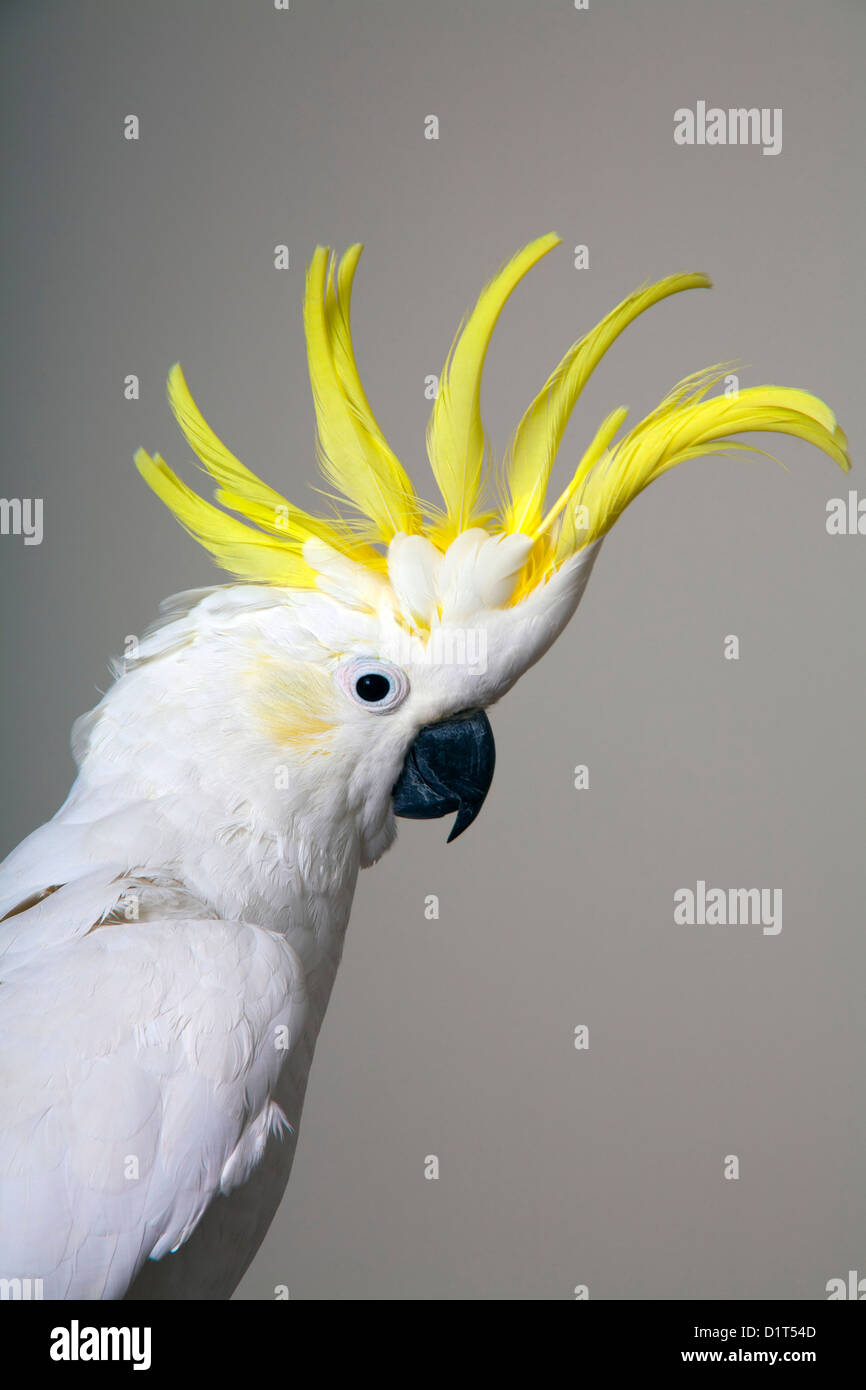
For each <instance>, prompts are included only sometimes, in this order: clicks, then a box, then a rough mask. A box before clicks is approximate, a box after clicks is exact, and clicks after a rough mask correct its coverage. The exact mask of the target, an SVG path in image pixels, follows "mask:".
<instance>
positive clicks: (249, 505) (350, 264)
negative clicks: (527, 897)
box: [135, 235, 850, 603]
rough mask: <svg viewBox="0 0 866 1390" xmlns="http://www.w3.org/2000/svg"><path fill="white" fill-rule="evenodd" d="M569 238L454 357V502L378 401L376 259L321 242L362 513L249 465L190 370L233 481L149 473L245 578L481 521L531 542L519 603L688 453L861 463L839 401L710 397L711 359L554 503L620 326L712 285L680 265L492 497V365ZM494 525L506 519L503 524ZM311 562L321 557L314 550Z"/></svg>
mask: <svg viewBox="0 0 866 1390" xmlns="http://www.w3.org/2000/svg"><path fill="white" fill-rule="evenodd" d="M558 241H559V238H558V237H556V236H553V235H549V236H545V237H539V238H538V239H537V240H536V241H533V242H530V244H529V245H528V246H526V247H525V248H524V249H523V250H522V251H520V252H518V253H517V255H516V256H514V257H513V258H512V259H511V260H510V261H508V262H507V263H506V265H504V266H503V267H502V269H501V270H500V271H499V272H498V273H497V274H496V275H495V276H494V278H493V279H492V280H491V281H490V283H489V284H488V285H487V286H486V287H485V289H484V290H482V292H481V295H480V296H479V298H478V301H477V302H476V305H475V307H474V309H473V310H472V312H471V313H470V314H469V315H468V316H467V318H466V319H465V320H464V323H463V325H462V326H461V329H460V331H459V332H458V334H457V336H456V338H455V340H454V342H453V344H452V346H451V350H450V352H449V354H448V358H447V361H446V364H445V368H444V370H443V373H442V377H441V379H440V385H439V393H438V396H437V399H436V402H435V404H434V407H433V411H432V413H431V417H430V423H429V425H428V430H427V447H428V453H429V456H430V463H431V466H432V469H433V473H434V476H435V478H436V481H437V483H438V484H439V489H440V492H441V494H442V498H443V501H444V509H443V510H442V511H437V509H436V508H434V507H432V506H431V505H429V504H428V503H425V502H422V501H420V500H419V498H418V497H417V496H416V494H415V490H414V488H413V486H412V483H411V482H410V480H409V477H408V475H407V473H406V471H405V470H404V468H403V466H402V464H401V463H400V462H399V460H398V459H397V458H396V456H395V455H394V453H393V452H392V450H391V449H390V447H389V445H388V443H387V442H386V440H385V437H384V435H383V434H382V431H381V429H380V427H379V425H378V422H377V421H376V418H375V416H374V415H373V412H372V410H371V408H370V404H369V402H368V400H367V396H366V394H365V392H364V388H363V386H362V384H361V378H360V374H359V372H358V366H357V362H356V359H355V352H354V348H353V345H352V334H351V320H350V299H351V291H352V283H353V280H354V276H355V271H356V269H357V265H358V260H359V257H360V254H361V247H360V246H359V245H355V246H351V247H350V248H349V250H348V251H347V252H346V253H345V255H344V256H343V257H342V259H341V260H340V262H339V265H336V262H335V258H334V256H333V255H332V253H331V252H330V251H329V250H328V249H327V248H325V247H318V248H317V250H316V252H315V254H314V255H313V258H312V261H311V264H310V267H309V270H308V274H307V284H306V296H305V301H304V323H305V328H306V335H307V356H308V361H309V369H310V381H311V385H312V389H313V400H314V404H315V409H316V420H317V429H318V448H319V462H320V465H321V468H322V471H323V473H324V475H325V478H326V479H327V481H328V482H329V483H330V484H331V486H332V487H333V488H334V489H335V490H336V491H337V493H339V494H340V497H342V499H344V500H345V501H346V502H348V503H349V505H350V506H351V507H352V508H353V509H354V512H355V514H356V515H354V516H350V517H346V516H343V515H340V514H339V513H337V514H335V515H334V517H332V518H330V519H328V520H325V519H323V518H320V517H315V516H312V515H311V514H310V513H308V512H306V511H303V510H302V509H301V508H299V507H295V506H293V505H292V504H291V503H290V502H288V501H287V500H286V498H284V497H283V496H282V495H281V494H280V493H278V492H276V491H275V490H274V489H273V488H271V487H270V486H269V485H268V484H267V483H264V482H262V480H261V479H260V478H258V477H256V475H255V474H254V473H252V472H251V471H250V469H248V468H247V467H246V466H245V465H244V464H243V463H241V461H240V460H239V459H238V458H236V456H235V455H234V454H233V453H232V452H231V450H230V449H228V448H227V447H226V445H225V444H223V443H222V441H221V440H220V439H219V438H218V437H217V435H216V434H215V433H214V432H213V430H212V429H211V427H210V426H209V425H208V423H207V421H206V420H205V419H204V416H203V415H202V413H201V411H200V410H199V408H198V406H197V405H196V403H195V401H194V400H193V397H192V394H191V393H190V390H189V387H188V386H187V383H186V379H185V378H184V375H183V372H182V371H181V368H180V366H179V365H176V366H174V367H173V368H172V369H171V372H170V373H169V378H168V397H169V402H170V405H171V408H172V411H173V413H174V415H175V418H176V419H177V422H178V424H179V425H180V428H181V430H182V431H183V433H184V435H185V437H186V439H187V441H188V442H189V444H190V446H191V448H192V449H193V451H194V452H195V453H196V455H197V456H198V459H199V461H200V463H201V466H202V468H203V470H204V471H205V472H207V473H208V474H209V475H210V476H211V477H212V478H213V479H214V481H215V483H216V484H217V487H216V499H217V501H218V502H219V503H221V504H222V506H223V507H226V508H229V509H230V511H232V512H236V513H238V514H239V515H240V516H242V517H243V518H244V520H243V521H241V520H238V518H237V516H231V515H229V513H228V512H226V511H222V510H220V508H219V507H216V506H213V505H212V504H211V503H210V502H206V501H204V499H203V498H201V497H199V496H198V495H197V494H196V493H195V492H193V491H192V489H191V488H189V487H187V485H186V484H185V483H183V482H182V481H181V480H180V479H179V478H178V477H177V475H176V474H175V473H173V472H172V470H171V469H170V468H169V467H168V465H167V464H166V463H165V461H164V460H163V459H162V458H161V457H160V456H159V454H156V455H154V457H151V456H150V455H149V454H147V453H145V451H144V450H143V449H139V451H138V452H137V454H136V456H135V461H136V465H137V466H138V469H139V471H140V472H141V474H142V477H143V478H144V479H145V481H146V482H147V483H148V485H149V486H150V487H151V488H152V489H153V491H154V492H155V493H156V494H157V496H158V497H160V498H161V500H162V501H163V502H164V503H165V504H166V506H167V507H168V508H169V509H170V510H171V511H172V512H173V513H174V515H175V516H176V517H177V519H178V521H180V523H181V525H182V526H184V527H185V528H186V529H187V530H188V531H189V532H190V533H191V534H192V535H193V536H194V537H195V538H196V540H198V541H199V542H200V543H201V544H202V545H203V546H205V547H206V548H207V549H208V550H209V551H210V552H211V554H212V555H213V556H214V558H215V560H216V562H217V564H219V565H221V566H222V567H223V568H224V569H227V570H229V571H230V572H231V573H233V574H235V575H237V576H239V577H240V578H242V579H245V580H248V581H251V582H254V583H263V584H277V585H284V586H286V587H290V588H309V587H311V586H313V585H315V584H316V582H317V578H318V575H317V571H316V569H315V568H314V566H315V563H316V552H315V547H312V549H311V548H310V547H309V546H307V542H309V541H313V540H315V541H317V542H323V543H324V544H325V546H327V547H329V548H330V551H337V552H338V553H339V554H341V555H343V556H345V557H347V558H348V559H350V560H352V561H353V562H355V563H356V564H360V565H362V566H363V567H365V568H366V570H368V571H369V572H371V573H372V574H373V575H376V576H380V577H381V576H384V575H386V574H387V557H386V555H385V554H383V552H382V547H387V546H389V544H390V543H391V541H393V540H394V538H395V537H397V536H401V535H409V536H413V535H415V536H424V537H426V538H427V540H428V541H431V542H432V543H433V545H434V546H435V547H436V548H437V549H438V550H440V551H444V550H445V549H447V547H448V545H449V544H450V543H451V542H452V541H453V540H454V539H455V538H456V537H457V536H459V535H461V534H463V533H464V532H466V531H469V530H473V529H475V528H479V527H482V528H484V529H489V530H490V532H491V534H498V533H505V534H512V535H517V534H523V535H525V536H527V537H528V538H529V539H528V540H527V541H526V543H525V546H524V553H525V554H526V556H527V558H526V561H525V565H524V568H523V570H522V571H521V572H520V574H519V576H518V582H517V584H516V587H515V589H514V591H513V593H512V596H511V599H510V602H512V603H517V602H519V601H520V599H521V598H522V597H524V596H525V595H526V593H527V592H529V591H530V590H531V589H532V588H534V587H535V586H536V585H538V584H541V583H543V582H544V581H545V580H546V579H547V578H548V577H549V575H550V574H551V573H552V572H553V571H554V570H555V569H556V568H557V567H558V566H559V565H561V564H562V563H563V562H564V561H565V560H567V559H569V558H570V557H571V556H572V555H574V554H576V553H577V552H578V551H579V550H581V549H582V548H583V547H584V546H586V545H588V544H589V543H590V542H592V541H594V540H597V539H599V538H600V537H601V536H603V535H605V534H606V532H607V531H609V530H610V528H611V526H612V525H613V524H614V522H615V521H616V520H617V518H618V517H619V516H620V515H621V514H622V512H623V510H624V509H625V507H627V506H628V504H629V502H631V501H632V500H633V499H634V498H635V497H636V496H637V495H638V494H639V493H640V492H642V491H643V489H644V488H645V487H647V486H648V485H649V484H650V483H651V482H653V481H654V480H655V479H656V478H659V477H661V475H662V474H663V473H666V472H667V471H668V470H669V469H671V468H674V467H676V465H677V464H679V463H682V462H683V461H684V460H686V459H690V458H696V457H699V456H701V455H703V454H707V453H714V452H719V451H720V450H722V449H754V448H755V447H756V446H754V445H752V444H749V443H747V442H746V443H744V442H741V441H738V440H735V439H734V438H733V436H735V435H741V434H748V433H751V432H753V431H773V432H776V433H780V434H791V435H794V436H795V437H796V438H799V439H803V440H805V441H806V442H808V443H810V444H814V445H815V446H816V448H818V449H821V450H822V451H823V452H824V453H825V454H827V455H828V456H829V457H830V458H831V459H832V460H833V461H834V462H835V463H837V464H838V465H839V466H840V467H841V468H843V469H845V470H846V471H847V469H848V468H849V467H850V463H849V460H848V452H847V440H846V438H845V435H844V434H843V432H842V430H841V429H840V428H839V426H838V425H837V424H836V420H835V417H834V415H833V412H832V411H831V410H830V409H829V407H828V406H827V405H825V404H824V402H823V401H820V400H818V399H817V397H815V396H812V395H810V394H809V393H808V392H806V391H800V390H796V389H792V388H789V387H781V386H753V387H748V388H746V389H744V390H741V391H739V392H738V394H736V395H732V396H729V395H716V396H709V395H708V392H709V391H710V390H711V389H712V388H713V387H714V386H717V385H718V384H719V382H720V380H721V378H722V376H723V375H724V373H725V370H726V369H725V367H722V366H716V367H710V368H708V369H706V370H705V371H702V372H697V373H694V374H693V375H692V376H689V377H687V378H686V379H685V380H684V381H681V382H680V383H679V384H678V385H677V386H675V387H674V389H673V390H672V391H671V392H669V393H668V395H667V396H666V397H665V398H664V400H663V401H662V402H661V404H660V405H659V406H658V407H657V408H656V409H655V410H654V411H652V412H651V413H650V414H649V415H648V416H647V417H646V419H645V420H642V421H641V422H640V423H639V424H637V425H635V426H634V428H633V429H632V430H631V431H630V432H629V433H628V434H626V435H625V436H624V438H623V439H621V440H620V442H619V443H614V438H615V435H616V434H617V432H618V431H619V429H620V426H621V425H622V423H623V421H624V419H625V416H626V411H625V408H624V407H620V408H619V409H617V410H615V411H613V412H612V413H611V414H609V415H608V416H607V418H606V419H605V420H604V421H603V423H602V425H601V426H600V427H599V429H598V430H597V431H596V434H595V436H594V438H593V440H592V442H591V443H590V445H589V448H588V449H587V450H586V452H585V453H584V455H583V458H582V459H581V461H580V463H579V465H578V467H577V469H576V471H575V473H574V475H573V476H572V478H571V481H570V482H569V483H568V485H567V486H566V488H565V489H564V491H563V492H562V493H561V494H560V496H559V498H558V499H557V500H556V501H555V502H554V503H553V505H552V506H550V507H549V508H548V510H547V512H546V514H545V513H544V506H545V493H546V491H547V485H548V482H549V478H550V473H551V468H552V465H553V461H554V458H555V456H556V453H557V450H558V449H559V447H560V444H561V442H562V438H563V434H564V432H565V428H566V425H567V423H568V419H569V416H570V415H571V412H572V410H573V409H574V406H575V404H576V402H577V400H578V397H579V396H580V393H581V391H582V390H583V387H584V385H585V384H586V382H587V380H588V379H589V376H590V375H591V373H592V371H593V370H594V368H595V367H596V365H597V364H598V362H599V361H600V360H601V358H602V357H603V356H604V354H605V352H606V351H607V350H608V348H609V347H610V346H611V344H612V343H613V342H614V341H615V340H616V339H617V338H618V337H619V335H620V333H622V332H623V330H624V329H625V328H626V327H627V326H628V325H629V324H630V323H632V322H633V321H634V319H636V318H637V317H638V316H639V315H640V314H642V313H643V312H644V310H645V309H648V308H649V307H650V306H651V305H653V304H657V303H658V302H659V301H660V300H662V299H665V298H666V297H667V296H669V295H672V294H677V293H679V292H680V291H681V290H685V289H694V288H699V287H704V286H708V285H709V283H710V282H709V280H708V279H707V277H706V276H705V275H702V274H699V273H691V274H681V275H671V276H668V277H667V278H666V279H664V280H660V281H658V282H657V283H656V284H652V285H645V286H643V287H642V288H640V289H639V290H636V291H635V293H634V294H632V295H629V297H628V298H627V299H624V300H623V301H622V303H621V304H619V305H618V306H617V307H616V308H615V309H614V310H612V312H611V313H609V314H608V315H607V316H606V317H605V318H604V319H602V321H601V323H599V324H598V325H597V327H596V328H594V329H593V330H592V332H591V333H589V334H587V335H586V336H585V337H583V338H581V339H579V340H578V341H577V342H576V343H574V344H573V346H572V347H571V348H569V350H568V352H567V353H566V354H565V356H564V357H563V359H562V361H561V362H560V363H559V365H558V366H557V367H556V369H555V370H554V372H553V373H552V374H551V375H550V376H549V377H548V379H547V381H546V382H545V384H544V386H543V387H542V389H541V391H540V392H539V394H538V395H537V396H536V398H535V399H534V401H533V402H532V403H531V405H530V406H529V408H528V409H527V411H526V412H525V413H524V415H523V417H522V419H521V421H520V423H519V425H518V426H517V429H516V430H515V433H514V435H513V437H512V440H511V443H510V445H509V447H508V450H507V453H506V457H505V464H504V478H505V484H506V489H507V496H506V499H505V501H504V503H503V506H502V508H501V511H500V512H499V513H496V512H495V511H491V510H489V509H486V504H485V502H484V499H483V492H482V489H483V483H484V481H485V480H484V476H483V475H484V458H485V436H484V428H483V424H482V420H481V375H482V370H483V366H484V360H485V357H486V354H487V349H488V346H489V344H490V340H491V336H492V334H493V330H494V328H495V326H496V322H497V320H498V318H499V315H500V313H501V311H502V308H503V306H504V304H505V302H506V300H507V299H508V296H509V295H510V294H511V292H512V290H513V289H514V288H515V286H516V285H517V284H518V283H519V282H520V280H521V279H522V278H523V276H524V275H525V274H526V273H527V271H528V270H529V269H530V268H531V267H532V266H533V265H535V264H536V263H537V261H539V260H540V259H541V257H542V256H544V255H545V254H546V253H547V252H548V251H550V250H551V249H552V248H553V247H554V246H555V245H556V244H557V243H558ZM488 523H490V526H489V527H488ZM305 546H306V547H307V548H306V554H307V555H308V556H309V557H310V560H309V561H308V560H307V559H305V558H304V554H305Z"/></svg>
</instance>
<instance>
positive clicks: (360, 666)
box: [337, 656, 409, 714]
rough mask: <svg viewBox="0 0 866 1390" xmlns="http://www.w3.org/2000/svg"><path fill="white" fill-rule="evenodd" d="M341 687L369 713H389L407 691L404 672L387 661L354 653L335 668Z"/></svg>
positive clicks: (401, 701) (404, 696) (403, 697)
mask: <svg viewBox="0 0 866 1390" xmlns="http://www.w3.org/2000/svg"><path fill="white" fill-rule="evenodd" d="M337 679H338V681H339V682H340V685H341V686H342V687H343V690H344V691H345V692H346V694H347V695H348V696H349V698H350V700H354V702H355V704H356V705H361V706H362V707H363V708H364V709H368V710H369V711H370V712H371V714H390V713H391V711H392V710H394V709H396V708H397V706H398V705H400V704H402V703H403V701H404V700H405V698H406V696H407V695H408V694H409V682H408V680H407V679H406V673H405V672H404V671H401V670H400V668H399V666H392V665H391V663H390V662H389V661H374V660H373V659H372V658H370V657H363V656H359V657H355V658H353V660H351V661H347V662H346V663H345V665H344V666H341V667H340V668H339V670H338V671H337Z"/></svg>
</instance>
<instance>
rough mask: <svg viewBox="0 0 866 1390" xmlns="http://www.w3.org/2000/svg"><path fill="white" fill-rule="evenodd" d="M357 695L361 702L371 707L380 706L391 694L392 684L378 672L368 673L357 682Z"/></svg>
mask: <svg viewBox="0 0 866 1390" xmlns="http://www.w3.org/2000/svg"><path fill="white" fill-rule="evenodd" d="M355 693H356V694H357V696H358V698H359V700H364V701H365V702H366V703H367V704H369V705H378V704H379V703H380V702H381V701H382V700H387V698H388V696H389V695H390V694H391V682H390V680H389V679H388V677H387V676H383V675H381V674H380V672H378V671H368V672H367V673H366V675H363V676H359V677H358V679H357V680H356V681H355Z"/></svg>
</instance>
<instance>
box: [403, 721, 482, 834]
mask: <svg viewBox="0 0 866 1390" xmlns="http://www.w3.org/2000/svg"><path fill="white" fill-rule="evenodd" d="M495 762H496V745H495V743H494V742H493V730H492V729H491V727H490V721H489V719H488V718H487V715H486V714H485V713H484V711H483V710H475V711H474V712H469V713H467V714H456V715H454V716H453V718H451V719H443V720H442V722H441V724H427V725H426V726H425V727H424V728H423V729H421V730H420V731H419V732H418V734H417V735H416V736H415V742H414V743H413V744H412V747H411V748H410V749H409V752H408V753H407V754H406V761H405V762H404V764H403V771H402V772H401V773H400V776H399V777H398V778H397V782H396V785H395V787H394V790H393V792H392V793H391V796H392V799H393V804H394V813H395V815H398V816H406V817H407V818H408V819H409V820H433V819H435V817H437V816H448V815H450V814H451V812H452V811H456V812H457V819H456V820H455V822H454V824H453V825H452V827H451V834H450V835H449V836H448V843H449V844H450V843H451V841H452V840H456V839H457V836H458V835H462V834H463V831H464V830H465V829H466V827H467V825H471V824H472V822H473V821H474V819H475V817H476V816H477V815H478V812H479V811H480V810H481V807H482V806H483V804H484V798H485V797H486V795H487V793H488V791H489V790H490V783H491V782H492V781H493V768H494V765H495Z"/></svg>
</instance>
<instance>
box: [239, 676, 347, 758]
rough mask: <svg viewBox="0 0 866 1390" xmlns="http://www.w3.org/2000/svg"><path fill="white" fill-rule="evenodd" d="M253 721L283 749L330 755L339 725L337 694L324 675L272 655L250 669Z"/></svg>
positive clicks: (327, 677) (328, 678)
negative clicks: (304, 750)
mask: <svg viewBox="0 0 866 1390" xmlns="http://www.w3.org/2000/svg"><path fill="white" fill-rule="evenodd" d="M248 677H249V681H250V685H251V690H252V700H251V707H252V710H253V713H254V717H255V718H256V719H257V721H258V722H259V724H260V726H261V727H262V729H263V730H264V732H265V733H267V735H268V737H269V738H271V739H272V740H273V742H274V743H276V744H278V745H279V746H280V747H284V746H288V747H292V748H299V749H306V750H307V751H309V752H311V753H329V752H330V751H331V750H330V746H329V743H330V736H331V735H332V734H333V732H334V729H335V728H336V725H337V723H338V710H337V704H336V699H335V692H334V688H333V685H332V684H331V680H330V677H329V676H328V675H327V674H326V673H325V672H324V671H318V670H316V669H315V668H314V667H311V666H306V665H303V664H302V663H300V662H297V663H292V662H285V661H280V660H279V659H277V658H275V657H273V656H272V655H270V654H269V653H266V654H263V655H261V656H260V657H259V658H258V660H257V661H256V662H255V664H254V665H253V666H251V667H250V668H249V671H248Z"/></svg>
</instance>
